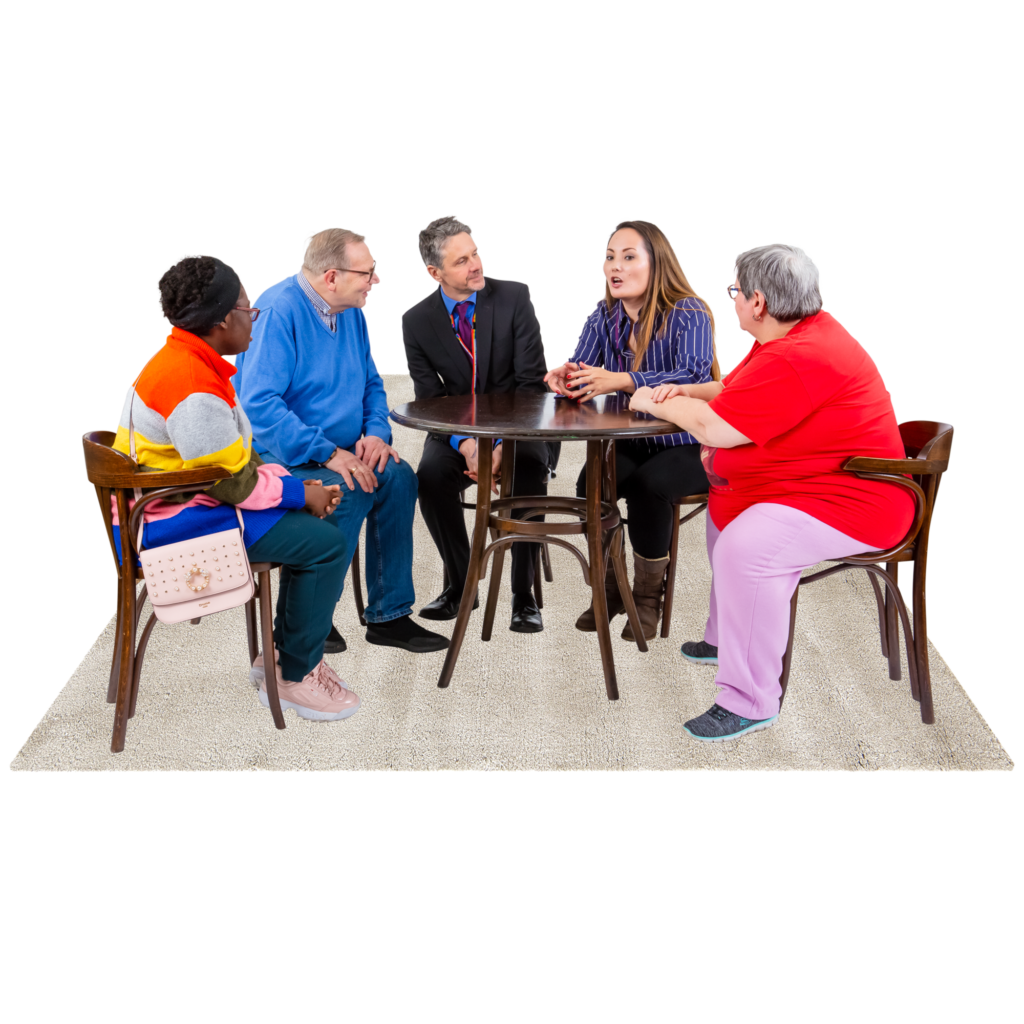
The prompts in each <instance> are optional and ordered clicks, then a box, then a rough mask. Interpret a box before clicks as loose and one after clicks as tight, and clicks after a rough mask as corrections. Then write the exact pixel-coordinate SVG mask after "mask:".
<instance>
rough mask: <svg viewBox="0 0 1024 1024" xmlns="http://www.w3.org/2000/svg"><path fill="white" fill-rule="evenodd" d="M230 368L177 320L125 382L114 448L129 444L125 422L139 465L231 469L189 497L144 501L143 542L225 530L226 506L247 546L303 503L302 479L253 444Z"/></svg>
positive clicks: (156, 542) (157, 542)
mask: <svg viewBox="0 0 1024 1024" xmlns="http://www.w3.org/2000/svg"><path fill="white" fill-rule="evenodd" d="M234 372H235V368H234V366H232V365H231V363H229V362H228V361H227V360H226V359H222V358H221V357H220V356H219V355H218V354H217V353H216V352H215V351H214V350H213V349H212V348H211V347H210V346H209V345H208V344H207V343H206V342H205V341H203V339H202V338H199V337H197V336H196V335H194V334H190V333H189V332H188V331H183V330H181V329H180V328H178V327H175V328H173V329H172V331H171V334H170V337H168V339H167V343H166V344H165V345H164V347H163V348H162V349H160V351H159V352H157V354H156V355H155V356H153V358H152V359H151V360H150V361H149V362H148V363H147V364H146V366H145V368H144V369H143V371H142V373H141V374H140V375H139V379H138V380H137V381H136V383H135V385H134V386H133V387H131V388H129V389H128V394H127V396H126V397H125V402H124V409H123V411H122V412H121V421H120V423H119V424H118V428H117V437H116V438H115V440H114V447H115V448H116V449H117V450H118V451H122V452H128V451H129V438H128V428H129V421H131V424H132V427H133V430H134V434H135V458H136V461H137V462H138V463H139V465H140V466H147V467H150V468H152V469H159V470H164V471H167V470H176V469H197V468H201V467H203V466H223V467H224V468H226V469H228V470H230V471H231V474H232V475H231V476H230V477H229V478H227V479H225V480H219V481H217V483H215V484H214V485H213V486H211V487H209V488H207V489H206V491H205V492H203V493H201V494H198V495H196V496H195V497H192V498H189V497H187V496H186V497H183V498H180V499H178V500H175V499H173V498H172V499H170V500H168V501H159V502H153V503H152V504H150V505H148V506H147V507H146V515H145V519H146V526H145V528H144V532H143V544H144V545H146V546H147V547H156V546H158V545H160V544H169V543H171V542H172V541H177V540H187V539H188V538H190V537H197V536H200V535H201V534H204V533H213V532H216V531H218V530H228V529H231V528H232V527H233V526H235V525H237V522H238V520H237V517H236V516H235V513H234V510H233V509H232V507H231V506H238V508H240V509H242V518H243V520H244V522H245V543H246V546H247V547H248V546H249V545H250V544H252V543H254V542H255V541H257V540H259V538H260V537H262V536H263V535H264V534H265V533H266V532H267V530H269V529H270V528H271V527H272V526H273V525H274V524H275V523H276V522H277V521H278V520H279V519H280V518H281V516H283V515H284V513H285V512H286V511H287V510H288V509H289V508H304V507H305V503H306V498H305V488H304V486H303V484H302V481H301V480H297V479H296V478H295V477H293V476H291V475H290V474H289V473H288V471H287V470H286V469H284V467H282V466H277V465H273V464H269V465H268V464H265V463H264V462H263V461H262V460H261V459H260V457H259V456H258V455H257V454H256V453H255V452H254V451H253V448H252V427H251V426H250V425H249V419H248V417H247V416H246V415H245V411H244V410H243V409H242V407H241V406H240V405H239V404H238V398H237V396H236V395H235V389H234V388H233V387H232V385H231V376H232V375H233V374H234ZM116 522H117V520H116V514H115V523H116Z"/></svg>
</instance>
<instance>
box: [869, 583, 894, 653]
mask: <svg viewBox="0 0 1024 1024" xmlns="http://www.w3.org/2000/svg"><path fill="white" fill-rule="evenodd" d="M868 579H869V580H871V589H872V590H873V591H874V594H875V604H876V605H877V606H878V639H879V642H880V643H881V645H882V657H883V658H888V657H889V644H888V640H887V637H888V632H889V627H888V624H887V623H886V618H885V614H886V613H885V595H884V594H883V593H882V590H881V588H880V587H879V586H878V580H876V579H875V574H874V573H872V572H869V573H868Z"/></svg>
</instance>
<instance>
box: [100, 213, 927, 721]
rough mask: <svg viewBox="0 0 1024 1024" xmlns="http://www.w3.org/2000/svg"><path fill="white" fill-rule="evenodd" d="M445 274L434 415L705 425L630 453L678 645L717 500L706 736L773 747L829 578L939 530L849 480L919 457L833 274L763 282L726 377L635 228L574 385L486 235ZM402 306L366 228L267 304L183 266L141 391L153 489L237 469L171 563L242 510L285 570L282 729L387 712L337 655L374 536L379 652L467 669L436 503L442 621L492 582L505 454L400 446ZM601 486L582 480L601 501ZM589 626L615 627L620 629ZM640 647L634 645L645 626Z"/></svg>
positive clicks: (578, 356)
mask: <svg viewBox="0 0 1024 1024" xmlns="http://www.w3.org/2000/svg"><path fill="white" fill-rule="evenodd" d="M419 250H420V255H421V257H422V259H423V262H424V264H425V265H426V270H427V273H428V274H429V275H430V277H431V278H432V279H433V281H434V282H435V284H436V287H435V288H434V289H433V290H432V291H431V293H430V294H429V295H428V296H427V297H426V298H425V299H423V301H422V302H419V303H418V304H417V305H415V306H413V307H412V308H411V309H409V310H408V311H407V312H406V313H405V314H404V316H403V317H402V331H403V338H404V342H405V349H406V354H407V357H408V365H409V373H410V374H411V376H412V380H413V383H414V386H415V394H416V398H417V399H422V398H433V397H438V396H444V395H466V394H471V393H472V394H487V393H504V392H511V391H514V390H526V391H535V392H546V391H548V390H551V391H554V392H556V393H558V394H560V395H563V396H565V397H568V398H571V399H574V400H576V401H579V402H589V401H592V400H593V399H594V398H596V397H597V396H600V395H606V394H611V393H613V392H622V393H624V394H626V395H629V396H631V397H630V400H629V404H630V408H631V409H634V410H637V411H641V412H644V413H650V414H652V415H654V416H656V417H658V418H660V419H663V420H668V421H670V422H672V423H675V424H677V425H678V426H679V432H678V433H673V434H662V435H658V436H652V437H648V438H640V439H632V440H620V441H617V442H616V443H615V464H616V482H617V492H618V496H619V497H621V498H624V499H625V501H626V504H627V512H628V529H629V539H630V544H631V546H632V549H633V558H634V579H633V596H634V599H635V603H636V606H637V610H638V613H639V619H640V624H641V627H642V629H643V633H644V637H645V638H646V639H648V640H650V639H653V638H654V637H655V635H656V631H657V625H658V620H659V615H660V612H661V602H662V594H663V588H664V580H665V575H666V569H667V567H668V551H669V543H670V536H671V530H672V519H673V516H674V514H675V513H674V509H673V503H674V502H675V501H677V500H678V499H679V498H680V497H682V496H684V495H690V494H698V493H702V492H705V491H707V492H709V504H708V514H707V552H708V558H709V561H710V564H711V567H712V584H711V594H710V609H709V615H708V621H707V626H706V629H705V632H704V636H703V639H701V640H698V641H689V642H687V643H684V644H683V646H682V652H681V653H682V656H683V658H685V659H687V660H689V661H691V662H697V663H702V664H710V665H716V666H717V674H716V677H715V684H716V685H717V687H718V688H719V689H718V693H717V696H716V699H715V703H714V704H713V705H712V707H711V708H710V709H709V710H708V711H706V712H704V713H703V714H701V715H699V716H697V717H695V718H693V719H692V720H690V721H688V722H686V723H685V726H684V728H685V731H686V732H687V733H688V734H689V735H690V736H692V737H694V738H695V739H698V740H705V741H719V740H725V739H731V738H734V737H738V736H741V735H743V734H745V733H748V732H753V731H756V730H759V729H763V728H765V727H767V726H770V725H772V724H773V723H774V722H775V721H776V719H777V717H778V714H779V707H780V695H781V688H780V685H779V676H780V671H781V666H782V659H783V655H784V653H785V650H786V646H787V640H788V628H789V603H790V598H791V596H792V593H793V590H794V589H795V587H796V586H797V582H798V579H799V576H800V572H801V570H802V569H804V568H806V567H808V566H811V565H814V564H816V563H818V562H820V561H822V560H825V559H836V558H842V557H845V556H847V555H851V554H854V553H858V552H862V551H865V550H872V549H879V548H885V547H887V546H889V545H891V544H893V543H895V542H897V541H898V540H899V539H900V538H901V537H903V536H904V534H905V533H906V531H907V529H908V528H909V526H910V523H911V521H912V519H913V515H914V507H913V502H912V500H911V498H910V496H909V495H908V494H907V493H906V492H905V491H904V490H903V489H902V488H900V487H898V486H895V485H893V484H888V483H884V482H879V481H871V480H862V479H859V478H857V477H855V476H854V475H853V474H850V473H844V472H842V471H841V470H840V466H841V464H842V463H843V462H844V461H845V460H846V459H847V458H849V457H850V456H853V455H866V456H871V457H876V458H902V457H903V455H904V451H903V446H902V443H901V440H900V434H899V430H898V427H897V423H896V417H895V414H894V412H893V408H892V402H891V400H890V397H889V394H888V392H887V391H886V389H885V386H884V384H883V383H882V380H881V377H880V376H879V373H878V370H877V369H876V367H875V364H874V363H873V362H872V360H871V357H870V356H869V355H868V354H867V352H866V351H865V350H864V349H863V348H862V347H861V346H860V345H859V344H858V343H857V342H856V341H855V340H854V339H853V338H852V337H851V336H850V335H849V334H848V333H847V332H846V331H845V330H844V329H843V328H842V326H840V324H839V323H838V322H837V321H836V320H834V319H833V318H832V317H831V316H830V315H829V314H828V313H826V312H823V311H822V308H821V306H822V302H821V296H820V293H819V289H818V271H817V269H816V267H815V266H814V264H813V263H812V262H811V260H810V259H809V258H808V257H807V255H806V254H805V253H804V252H803V251H802V250H800V249H797V248H795V247H793V246H788V245H768V246H763V247H761V248H757V249H752V250H750V251H748V252H744V253H742V254H741V255H740V256H739V257H738V258H737V260H736V267H735V280H734V282H733V284H731V285H730V286H729V288H728V292H729V296H730V299H731V300H732V301H733V302H734V305H735V311H736V316H737V317H738V319H739V324H740V326H741V327H742V328H743V330H745V331H747V332H748V333H749V334H751V335H753V337H754V344H753V347H752V348H751V350H750V352H749V353H748V354H747V355H746V356H745V357H744V359H743V360H742V361H741V362H740V363H739V365H738V366H737V367H736V368H735V369H733V370H732V372H731V373H729V374H727V375H726V376H725V377H722V376H721V374H720V372H719V367H718V360H717V358H716V355H715V340H714V335H715V323H714V317H713V315H712V312H711V309H710V307H709V306H708V304H707V303H706V302H704V300H702V299H701V298H700V297H698V296H697V295H696V294H695V293H694V291H693V289H692V288H691V287H690V285H689V283H688V281H687V279H686V276H685V274H684V273H683V270H682V268H681V267H680V265H679V261H678V260H677V258H676V255H675V253H674V251H673V249H672V246H671V245H670V244H669V241H668V239H667V238H666V237H665V235H664V234H663V233H662V232H661V231H660V230H659V229H658V228H657V227H656V226H655V225H654V224H651V223H648V222H645V221H629V222H625V223H622V224H620V225H618V227H617V228H616V229H615V231H614V232H613V233H612V234H611V236H610V238H609V239H608V247H607V250H606V252H605V257H604V276H605V294H604V297H603V298H602V299H601V301H600V302H598V304H597V307H596V308H595V309H594V311H593V312H592V313H591V314H590V315H589V316H588V317H587V319H586V322H585V324H584V325H583V331H582V334H581V335H580V339H579V343H578V345H577V347H576V351H575V352H574V353H573V355H572V357H571V358H570V359H569V360H568V361H566V362H564V363H562V364H561V365H560V366H558V367H556V368H555V369H548V367H547V363H546V360H545V357H544V348H543V344H542V342H541V332H540V326H539V324H538V322H537V317H536V314H535V312H534V308H533V305H532V303H531V301H530V292H529V289H528V287H527V286H526V285H525V284H520V283H517V282H514V281H498V280H495V279H493V278H485V276H484V273H483V266H482V263H481V258H480V255H479V253H478V251H477V247H476V245H475V244H474V242H473V238H472V234H471V231H470V229H469V227H468V226H466V225H465V224H462V223H460V222H459V221H458V220H456V219H455V218H454V217H444V218H441V219H439V220H435V221H433V222H432V223H431V224H429V225H428V226H427V227H426V228H425V229H424V230H423V231H421V232H420V236H419ZM377 283H379V278H378V277H377V274H376V263H375V261H374V259H373V257H372V254H371V252H370V249H369V248H368V246H367V244H366V241H365V239H364V238H363V236H361V235H358V234H355V233H353V232H351V231H346V230H342V229H329V230H326V231H322V232H320V233H319V234H317V235H315V236H313V238H312V239H311V241H310V243H309V247H308V249H307V250H306V255H305V257H304V259H303V263H302V267H301V269H300V270H299V272H298V273H297V274H295V275H293V276H290V277H287V278H286V279H285V280H283V281H281V282H280V283H278V284H275V285H274V286H273V287H271V288H268V289H267V290H266V291H265V292H263V294H262V295H260V296H259V298H258V299H257V300H256V302H255V303H251V302H250V299H249V296H248V294H247V293H246V290H245V288H244V287H243V286H242V283H241V281H240V280H239V278H238V276H237V275H236V274H235V272H234V271H233V270H232V269H231V267H229V266H227V265H226V264H225V263H223V262H221V261H220V260H218V259H215V258H213V257H209V256H199V257H189V258H187V259H183V260H182V261H181V262H179V263H177V264H176V265H175V266H173V267H171V269H170V270H168V271H167V272H166V273H165V274H164V275H163V277H162V278H161V279H160V298H161V303H162V307H163V312H164V314H165V315H166V317H167V319H168V320H169V321H170V323H171V325H172V329H171V333H170V336H169V337H168V338H167V341H166V343H165V344H164V346H163V348H161V349H160V350H159V351H158V352H157V353H156V355H155V356H153V358H152V359H151V360H150V361H149V362H148V363H147V364H146V366H145V368H144V369H143V370H142V372H141V374H140V375H139V377H138V379H137V381H136V382H135V384H134V385H133V386H132V387H131V388H130V389H129V392H128V395H127V397H126V399H125V405H124V410H123V412H122V415H121V420H120V423H119V426H118V432H117V437H116V440H115V442H114V446H115V447H116V448H118V449H119V450H121V451H124V452H127V451H128V450H129V421H130V420H131V421H132V429H133V432H134V439H135V457H136V460H137V461H138V463H139V464H140V465H142V466H146V467H149V468H152V469H157V470H176V469H183V468H184V469H192V468H196V467H202V466H208V465H216V466H221V467H225V468H227V469H228V470H230V472H231V476H230V477H229V478H226V479H222V480H219V481H218V482H217V483H216V484H214V485H213V486H211V487H208V488H207V489H206V490H205V491H203V492H201V493H199V494H196V495H194V496H184V497H182V498H180V499H178V500H177V501H174V500H169V501H166V502H154V503H153V504H151V505H150V506H149V507H148V508H147V510H146V514H145V526H144V530H143V545H144V546H145V547H154V546H158V545H161V544H168V543H172V542H174V541H179V540H186V539H189V538H191V537H195V536H201V535H203V534H207V533H211V532H214V531H216V530H218V529H225V528H228V527H229V526H230V525H231V520H234V519H235V515H236V514H235V508H237V509H238V510H240V511H241V514H242V518H243V521H244V524H245V529H244V542H245V545H246V548H247V551H248V555H249V558H250V560H251V561H254V562H277V563H280V564H281V565H282V569H281V582H280V592H279V596H278V601H277V608H276V616H275V620H274V642H275V654H274V659H275V664H274V671H276V673H277V682H278V690H279V694H280V698H281V706H282V708H292V709H294V710H295V711H296V712H297V714H298V715H300V716H301V717H303V718H307V719H313V720H318V721H336V720H339V719H344V718H347V717H349V716H350V715H352V714H354V713H355V712H356V711H357V710H358V708H359V703H360V702H359V697H358V696H357V695H356V694H355V693H354V692H353V691H352V690H351V689H349V688H348V686H347V685H346V684H345V683H344V682H343V681H342V680H341V678H340V677H339V676H338V675H337V674H336V673H335V671H334V670H333V669H332V668H331V666H330V665H329V664H328V663H327V661H326V660H325V659H324V654H325V653H329V654H333V653H339V652H341V651H344V650H345V649H346V644H345V640H344V639H343V638H342V637H341V635H340V634H339V632H338V630H337V629H336V628H335V626H334V622H333V618H334V609H335V606H336V604H337V602H338V600H339V599H340V597H341V593H342V588H343V584H344V579H345V575H346V572H347V570H348V567H349V564H350V562H351V560H352V556H353V551H354V550H355V547H356V545H357V542H358V537H359V532H360V529H361V527H362V524H363V522H364V521H366V524H367V529H366V577H367V586H368V594H367V606H366V609H365V618H366V622H367V627H366V640H367V642H369V643H371V644H379V645H384V646H392V647H399V648H402V649H404V650H406V651H410V652H413V653H427V652H431V651H439V650H443V649H444V648H446V647H447V646H448V640H447V638H446V637H444V636H442V635H440V634H438V633H436V632H432V631H430V630H428V629H426V628H424V627H423V626H422V625H420V624H419V623H418V622H416V621H415V620H414V619H413V618H412V611H413V603H414V601H415V592H414V588H413V577H412V555H413V517H414V514H415V508H416V501H417V497H418V498H419V503H420V510H421V512H422V514H423V519H424V521H425V523H426V525H427V528H428V530H429V531H430V535H431V537H432V538H433V540H434V543H435V544H436V546H437V549H438V551H439V553H440V556H441V559H442V560H443V563H444V567H445V569H446V572H447V580H448V585H447V587H446V588H445V589H444V591H443V592H442V593H441V594H440V595H439V596H437V597H436V598H435V599H434V600H432V601H431V602H430V603H429V604H427V605H425V606H424V607H422V608H421V609H420V611H419V616H420V617H421V618H423V619H427V620H431V619H434V620H446V619H453V618H455V617H456V616H457V615H458V611H459V605H460V601H461V599H462V592H463V588H464V585H465V580H466V574H467V571H468V566H469V558H470V547H469V538H468V536H467V532H466V526H465V520H464V514H463V510H462V504H461V502H462V498H463V492H464V491H465V489H466V488H467V487H469V486H470V484H471V483H472V482H474V481H475V480H476V477H477V441H476V440H475V439H474V438H470V437H460V436H457V435H456V436H446V435H435V434H428V435H427V437H426V440H425V442H424V445H423V452H422V454H421V456H420V459H419V464H418V469H417V470H416V471H415V472H414V471H413V470H412V468H411V467H410V465H409V463H408V462H407V461H405V460H404V459H403V458H402V457H401V455H400V454H399V452H397V451H396V450H395V449H394V448H393V447H392V446H391V441H392V434H391V429H390V426H389V419H388V404H387V397H386V395H385V392H384V386H383V382H382V380H381V378H380V375H379V374H378V373H377V370H376V367H375V365H374V361H373V357H372V355H371V351H370V340H369V336H368V332H367V327H366V320H365V318H364V316H363V312H362V307H363V306H364V305H365V304H366V301H367V298H368V296H369V294H370V291H371V289H372V288H373V286H374V285H375V284H377ZM231 356H234V357H235V363H234V365H232V364H231V363H230V362H229V361H228V359H227V358H226V357H231ZM501 456H502V445H501V441H500V440H498V441H496V442H495V448H494V450H493V455H492V459H493V467H494V475H495V477H500V475H501V474H502V473H503V472H506V473H507V472H513V473H514V479H513V481H512V484H513V493H516V494H536V495H539V494H545V493H546V491H547V481H548V479H549V477H550V475H551V474H552V473H553V472H554V470H555V468H556V466H557V463H558V458H559V445H558V444H557V443H551V442H545V441H533V442H523V441H520V442H518V444H517V448H516V457H515V466H514V467H510V466H507V465H503V464H502V459H501ZM585 488H586V480H585V473H581V474H580V478H579V480H578V482H577V493H578V494H580V495H583V493H584V492H585ZM221 520H223V521H224V522H223V524H222V523H221ZM536 564H537V558H536V546H535V545H533V544H528V543H525V542H523V543H519V542H517V543H516V544H515V545H513V552H512V618H511V623H510V629H512V630H515V631H517V632H523V633H531V632H537V631H539V630H541V629H543V621H542V618H541V612H540V609H539V608H538V606H537V604H536V602H535V600H534V597H533V596H532V593H533V591H532V588H533V575H534V572H535V567H536ZM605 588H606V597H607V606H608V615H609V616H610V617H614V616H616V615H618V614H620V613H622V612H623V611H624V606H623V602H622V598H621V596H620V593H619V589H618V586H617V584H616V580H615V576H614V572H613V570H612V569H611V568H609V572H608V576H607V578H606V580H605ZM473 607H474V608H475V607H477V604H476V603H474V605H473ZM576 626H577V628H578V629H580V630H584V631H594V630H595V629H596V625H595V619H594V611H593V607H591V608H588V609H586V610H583V611H582V614H580V616H579V619H578V620H577V622H576ZM622 636H623V638H625V639H627V640H633V639H634V637H633V633H632V630H631V628H630V625H629V623H628V622H627V624H626V627H625V629H624V630H623V632H622ZM266 671H267V667H266V666H265V665H264V662H263V657H262V655H261V656H260V657H258V658H257V659H256V661H255V663H254V664H253V666H252V670H251V674H250V678H251V680H252V681H253V683H254V684H258V685H259V687H260V689H259V697H260V700H261V702H262V703H263V705H264V706H265V707H269V701H268V698H267V693H266V679H265V673H266Z"/></svg>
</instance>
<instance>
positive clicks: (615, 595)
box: [576, 559, 626, 633]
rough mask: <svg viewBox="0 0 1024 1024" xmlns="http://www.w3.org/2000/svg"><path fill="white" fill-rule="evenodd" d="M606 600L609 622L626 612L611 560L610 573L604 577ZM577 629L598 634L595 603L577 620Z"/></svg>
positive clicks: (609, 564) (609, 561)
mask: <svg viewBox="0 0 1024 1024" xmlns="http://www.w3.org/2000/svg"><path fill="white" fill-rule="evenodd" d="M604 599H605V602H606V603H607V605H608V621H609V622H611V621H612V619H614V618H615V616H616V615H621V614H622V613H623V612H624V611H625V610H626V606H625V605H624V604H623V603H622V595H621V594H620V593H619V585H618V583H616V582H615V567H614V566H613V565H612V563H611V559H609V560H608V572H607V573H606V574H605V577H604ZM576 628H577V629H579V630H582V631H583V632H584V633H596V632H597V620H596V619H595V618H594V604H593V601H591V604H590V607H589V608H588V609H587V610H586V611H585V612H584V613H583V614H582V615H581V616H580V617H579V618H578V619H577V620H576Z"/></svg>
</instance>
